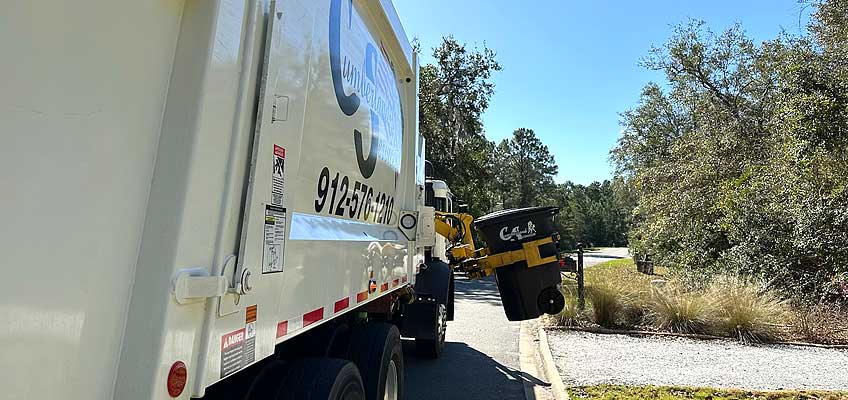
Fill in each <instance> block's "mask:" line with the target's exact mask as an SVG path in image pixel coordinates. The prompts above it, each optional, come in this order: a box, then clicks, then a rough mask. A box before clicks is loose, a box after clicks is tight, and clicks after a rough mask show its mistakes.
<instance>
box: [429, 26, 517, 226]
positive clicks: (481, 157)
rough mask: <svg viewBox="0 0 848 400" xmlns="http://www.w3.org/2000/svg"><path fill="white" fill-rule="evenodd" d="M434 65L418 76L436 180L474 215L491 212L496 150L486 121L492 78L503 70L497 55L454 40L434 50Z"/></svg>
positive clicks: (493, 202)
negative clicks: (485, 114) (443, 182)
mask: <svg viewBox="0 0 848 400" xmlns="http://www.w3.org/2000/svg"><path fill="white" fill-rule="evenodd" d="M433 58H435V59H436V63H435V64H430V65H425V66H423V67H421V71H420V74H419V93H418V97H419V124H418V125H419V130H420V132H421V134H422V135H423V136H424V137H425V138H426V139H427V155H426V156H427V159H428V160H429V161H430V162H431V163H432V164H433V169H434V174H435V176H437V177H438V178H439V179H443V180H445V181H447V182H448V184H449V185H450V187H451V190H452V191H453V192H454V194H455V195H457V196H458V197H459V198H460V199H462V200H463V201H465V202H467V203H468V205H469V210H470V211H471V212H472V213H473V214H475V215H482V214H485V213H487V212H489V211H490V210H491V209H492V208H493V207H494V204H495V197H494V196H493V193H494V188H493V187H492V184H491V182H492V181H493V179H492V178H493V176H494V174H493V161H494V160H493V154H494V150H495V145H494V143H492V142H491V141H489V140H487V139H486V137H485V133H484V132H483V123H482V120H481V117H482V115H483V112H484V111H485V110H486V108H488V106H489V99H490V98H491V97H492V94H493V93H494V83H492V81H491V78H492V74H493V73H494V72H496V71H500V70H501V66H500V64H499V63H498V62H497V60H496V59H495V53H494V52H493V51H492V50H490V49H488V48H485V47H484V48H483V49H482V50H480V51H477V50H468V49H467V48H466V47H465V45H463V44H460V43H459V42H457V41H456V40H455V39H454V38H453V37H451V36H447V37H445V38H444V39H443V41H442V44H441V46H439V47H437V48H435V49H434V50H433Z"/></svg>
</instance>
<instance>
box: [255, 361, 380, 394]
mask: <svg viewBox="0 0 848 400" xmlns="http://www.w3.org/2000/svg"><path fill="white" fill-rule="evenodd" d="M281 389H282V390H281V391H280V393H279V394H278V395H277V396H276V397H268V400H276V399H283V400H365V389H364V388H363V387H362V378H361V377H360V375H359V370H358V369H357V368H356V365H354V364H353V363H352V362H350V361H347V360H341V359H337V358H305V359H301V360H297V361H294V362H293V363H292V364H291V366H290V367H289V372H288V375H287V376H286V378H285V381H284V382H283V385H282V388H281Z"/></svg>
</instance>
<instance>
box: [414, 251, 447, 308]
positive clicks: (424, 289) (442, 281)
mask: <svg viewBox="0 0 848 400" xmlns="http://www.w3.org/2000/svg"><path fill="white" fill-rule="evenodd" d="M451 278H452V271H451V268H450V266H448V264H446V263H444V262H442V261H439V260H431V261H428V262H427V263H426V264H424V265H422V266H421V270H420V271H419V272H418V275H416V276H415V297H416V299H415V300H416V301H419V302H427V301H431V302H435V303H438V304H448V300H449V299H450V297H451V296H450V289H452V288H451Z"/></svg>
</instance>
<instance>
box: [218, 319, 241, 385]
mask: <svg viewBox="0 0 848 400" xmlns="http://www.w3.org/2000/svg"><path fill="white" fill-rule="evenodd" d="M244 340H245V330H244V328H242V329H239V330H237V331H235V332H230V333H228V334H226V335H224V336H222V337H221V378H223V377H225V376H227V375H230V374H232V373H234V372H236V371H238V370H240V369H241V367H242V362H243V356H242V352H243V350H244Z"/></svg>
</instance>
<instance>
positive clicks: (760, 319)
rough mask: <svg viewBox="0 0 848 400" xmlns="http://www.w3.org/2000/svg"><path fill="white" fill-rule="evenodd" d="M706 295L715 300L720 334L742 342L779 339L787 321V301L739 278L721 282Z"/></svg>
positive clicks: (717, 282)
mask: <svg viewBox="0 0 848 400" xmlns="http://www.w3.org/2000/svg"><path fill="white" fill-rule="evenodd" d="M708 295H709V296H711V297H712V298H714V299H716V300H717V302H718V303H717V304H718V307H717V315H716V317H717V323H716V327H717V328H718V330H719V333H722V334H725V335H728V336H731V337H734V338H736V339H738V340H739V341H741V342H745V343H758V342H766V341H769V340H772V339H774V338H776V337H777V336H778V333H779V331H780V327H781V326H782V325H783V324H784V322H785V321H786V320H787V316H788V309H787V306H786V302H784V301H782V300H781V299H779V298H777V296H775V295H774V294H773V293H771V292H768V291H766V292H763V291H760V290H759V288H758V287H757V286H756V285H754V284H752V283H750V282H746V281H743V280H739V279H721V280H718V281H716V282H715V283H714V284H713V285H712V286H711V287H710V288H709V289H708Z"/></svg>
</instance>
